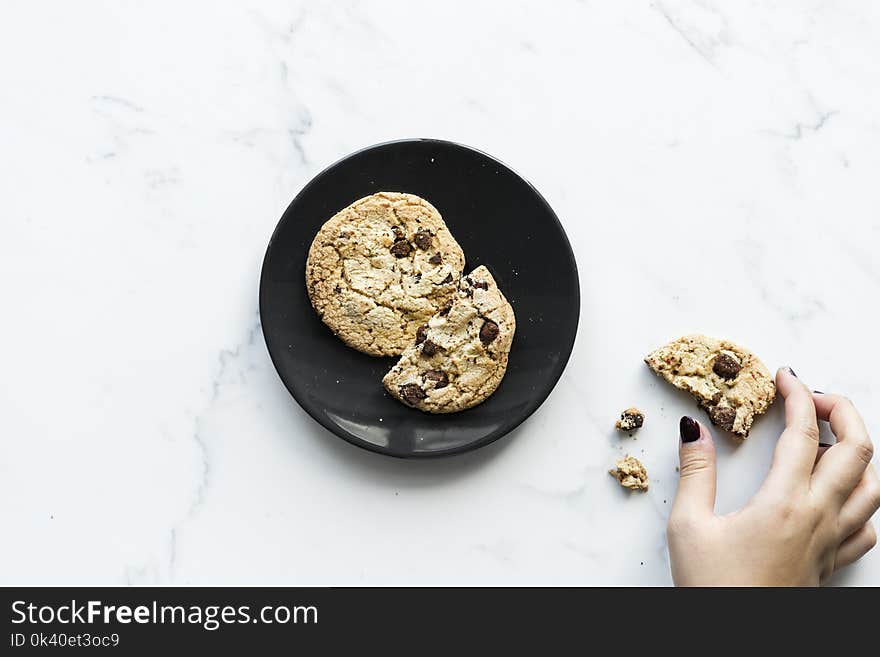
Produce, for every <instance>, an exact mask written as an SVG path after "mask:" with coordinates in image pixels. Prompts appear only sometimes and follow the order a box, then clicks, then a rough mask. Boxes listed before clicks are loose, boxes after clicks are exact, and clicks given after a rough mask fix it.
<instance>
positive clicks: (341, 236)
mask: <svg viewBox="0 0 880 657" xmlns="http://www.w3.org/2000/svg"><path fill="white" fill-rule="evenodd" d="M349 237H351V233H349V232H348V231H347V230H344V231H342V232H341V233H339V239H341V240H347V239H348V238H349Z"/></svg>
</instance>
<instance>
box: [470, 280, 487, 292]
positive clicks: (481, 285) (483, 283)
mask: <svg viewBox="0 0 880 657" xmlns="http://www.w3.org/2000/svg"><path fill="white" fill-rule="evenodd" d="M471 285H473V286H474V287H476V288H479V289H481V290H488V289H489V284H488V283H487V282H486V281H472V282H471Z"/></svg>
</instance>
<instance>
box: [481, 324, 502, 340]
mask: <svg viewBox="0 0 880 657" xmlns="http://www.w3.org/2000/svg"><path fill="white" fill-rule="evenodd" d="M497 337H498V324H496V323H495V322H493V321H492V320H491V319H487V320H486V321H485V322H483V327H482V328H481V329H480V340H481V341H482V342H484V343H486V344H489V343H490V342H492V340H494V339H495V338H497Z"/></svg>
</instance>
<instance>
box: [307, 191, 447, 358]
mask: <svg viewBox="0 0 880 657" xmlns="http://www.w3.org/2000/svg"><path fill="white" fill-rule="evenodd" d="M463 268H464V253H463V252H462V250H461V247H460V246H459V245H458V243H457V242H456V241H455V239H454V238H453V237H452V234H451V233H450V232H449V229H448V228H447V227H446V224H445V222H444V221H443V218H442V217H441V216H440V213H439V212H437V210H436V209H435V208H434V206H432V205H431V204H430V203H428V202H427V201H426V200H424V199H422V198H419V197H418V196H414V195H412V194H402V193H397V192H379V193H378V194H373V195H371V196H367V197H365V198H362V199H360V200H359V201H355V202H354V203H352V204H351V205H349V206H348V207H347V208H344V209H343V210H341V211H339V212H338V213H337V214H335V215H334V216H333V217H332V218H331V219H330V220H329V221H327V223H325V224H324V225H323V226H322V228H321V230H320V231H318V234H317V236H316V237H315V239H314V241H313V242H312V246H311V248H310V249H309V256H308V260H307V262H306V286H307V288H308V292H309V299H311V302H312V306H314V308H315V310H316V311H317V313H318V315H319V316H320V317H321V319H322V320H323V321H324V323H325V324H327V326H329V327H330V328H331V329H332V330H333V332H334V333H335V334H336V335H337V336H339V338H341V339H342V340H343V342H345V343H346V344H347V345H348V346H350V347H353V348H355V349H357V350H359V351H363V352H364V353H367V354H370V355H372V356H398V355H400V354H401V353H403V351H404V349H406V348H407V347H408V346H409V345H410V344H411V342H412V340H413V336H414V335H415V334H416V330H417V329H418V327H419V326H421V325H423V324H425V323H427V322H428V320H429V319H430V318H431V317H433V316H434V315H435V314H436V313H437V312H438V311H439V310H440V309H441V308H443V307H445V306H446V305H447V304H448V303H449V302H450V301H451V300H452V298H453V296H455V294H456V290H457V288H458V280H459V278H460V277H461V272H462V269H463Z"/></svg>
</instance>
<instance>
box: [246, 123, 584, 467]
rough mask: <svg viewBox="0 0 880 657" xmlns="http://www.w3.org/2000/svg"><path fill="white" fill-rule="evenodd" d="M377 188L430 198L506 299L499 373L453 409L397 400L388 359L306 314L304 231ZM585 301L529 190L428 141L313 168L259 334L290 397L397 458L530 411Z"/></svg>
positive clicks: (552, 222)
mask: <svg viewBox="0 0 880 657" xmlns="http://www.w3.org/2000/svg"><path fill="white" fill-rule="evenodd" d="M379 191H394V192H409V193H412V194H417V195H419V196H421V197H423V198H425V199H427V200H428V201H430V202H431V203H432V204H433V205H434V206H435V207H436V208H437V209H438V210H439V211H440V214H441V215H443V219H444V220H445V221H446V224H447V225H448V226H449V229H450V230H451V231H452V234H453V235H454V236H455V238H456V240H458V243H459V244H461V247H462V248H463V249H464V253H465V258H466V259H467V263H466V265H465V272H468V271H470V270H471V269H473V268H474V267H476V266H478V265H486V266H487V267H488V268H489V270H490V271H491V272H492V275H493V276H494V277H495V280H496V281H497V282H498V285H499V287H500V288H501V290H502V291H503V292H504V294H505V296H506V297H507V298H508V300H509V301H510V303H511V305H512V306H513V309H514V312H515V313H516V335H515V337H514V340H513V347H512V349H511V352H510V361H509V365H508V368H507V375H506V376H505V377H504V380H503V381H502V382H501V385H500V386H499V388H498V390H497V391H496V392H495V394H494V395H492V396H491V397H490V398H489V399H487V400H486V401H485V402H483V403H482V404H480V405H479V406H476V407H474V408H472V409H469V410H467V411H462V412H460V413H452V414H448V415H430V414H427V413H422V412H421V411H418V410H415V409H412V408H408V407H406V406H404V405H403V404H401V403H400V402H398V401H397V400H395V399H393V398H392V397H390V396H389V395H388V394H387V393H386V392H385V390H384V388H383V387H382V377H383V376H384V375H385V373H386V372H387V371H388V370H389V369H390V368H391V366H392V365H393V364H394V362H395V359H392V358H374V357H371V356H367V355H365V354H362V353H360V352H357V351H355V350H354V349H350V348H348V347H346V346H345V345H344V344H343V343H342V341H341V340H339V339H338V338H336V337H335V336H334V335H333V333H331V331H330V329H328V328H327V327H326V326H325V325H324V324H323V323H322V322H321V320H320V319H319V318H318V316H317V315H316V314H315V312H314V311H313V310H312V307H311V304H310V303H309V297H308V294H307V293H306V284H305V264H306V255H307V254H308V250H309V246H310V244H311V243H312V240H313V239H314V237H315V235H316V234H317V232H318V230H319V229H320V227H321V225H322V224H323V223H324V222H325V221H327V219H329V218H330V217H331V216H333V215H334V214H335V213H336V212H338V211H339V210H341V209H342V208H344V207H345V206H347V205H348V204H350V203H352V202H353V201H356V200H357V199H359V198H361V197H363V196H367V195H369V194H372V193H374V192H379ZM579 307H580V292H579V287H578V275H577V267H576V266H575V261H574V255H573V254H572V251H571V247H570V246H569V243H568V238H566V236H565V232H564V231H563V230H562V226H561V225H560V224H559V220H558V219H557V218H556V215H555V214H554V213H553V210H552V209H551V208H550V206H549V205H548V204H547V202H546V201H545V200H544V199H543V198H542V197H541V195H540V194H539V193H538V192H537V191H536V190H535V188H534V187H532V186H531V185H530V184H529V183H528V182H526V181H525V180H523V179H522V178H520V177H519V176H518V175H517V174H516V173H514V172H513V171H511V170H510V169H509V168H507V167H506V166H505V165H503V164H501V163H500V162H499V161H498V160H495V159H493V158H491V157H489V156H488V155H486V154H485V153H481V152H480V151H476V150H474V149H472V148H468V147H466V146H461V145H459V144H454V143H451V142H445V141H437V140H432V139H412V140H404V141H395V142H390V143H386V144H379V145H377V146H371V147H370V148H366V149H364V150H362V151H358V152H357V153H354V154H352V155H349V156H348V157H346V158H344V159H342V160H340V161H339V162H337V163H336V164H334V165H332V166H331V167H329V168H328V169H325V170H324V171H323V172H321V173H320V174H318V175H317V176H316V177H315V179H314V180H312V181H311V182H310V183H309V184H308V185H306V187H305V188H304V189H303V190H302V191H301V192H300V193H299V195H298V196H297V197H296V198H295V199H294V200H293V202H292V203H291V204H290V207H288V208H287V211H286V212H285V213H284V216H283V217H282V218H281V221H280V222H279V223H278V227H277V228H276V229H275V234H274V235H272V239H271V240H270V242H269V248H268V250H267V251H266V258H265V260H264V262H263V272H262V277H261V279H260V317H261V320H262V324H263V335H264V336H265V338H266V345H267V346H268V348H269V354H270V355H271V357H272V361H273V362H274V363H275V368H276V369H277V370H278V374H279V375H280V376H281V380H282V381H284V385H286V386H287V389H288V390H289V391H290V393H291V394H292V395H293V397H294V398H295V399H296V401H297V402H299V404H300V406H302V407H303V408H304V409H305V410H306V412H308V413H309V415H311V416H312V417H313V418H315V420H317V421H318V422H320V423H321V424H322V425H324V426H325V427H327V428H328V429H329V430H330V431H332V432H333V433H335V434H336V435H337V436H339V437H341V438H344V439H345V440H347V441H349V442H350V443H353V444H355V445H358V446H359V447H364V448H366V449H369V450H372V451H374V452H380V453H382V454H388V455H391V456H402V457H425V456H441V455H446V454H457V453H460V452H465V451H468V450H471V449H476V448H477V447H482V446H483V445H487V444H489V443H491V442H492V441H494V440H496V439H498V438H500V437H501V436H503V435H504V434H506V433H507V432H508V431H510V430H511V429H513V428H514V427H516V426H517V425H519V424H520V423H521V422H522V421H523V420H525V419H526V418H527V417H528V416H529V415H531V414H532V413H533V412H534V411H535V410H536V409H537V408H538V407H539V406H540V405H541V403H542V402H543V401H544V400H545V399H546V398H547V395H549V394H550V391H551V390H552V389H553V386H554V385H556V381H557V380H558V379H559V376H560V375H561V374H562V370H563V369H565V364H566V362H567V361H568V357H569V354H570V353H571V348H572V345H573V344H574V338H575V333H576V331H577V322H578V312H579Z"/></svg>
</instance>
